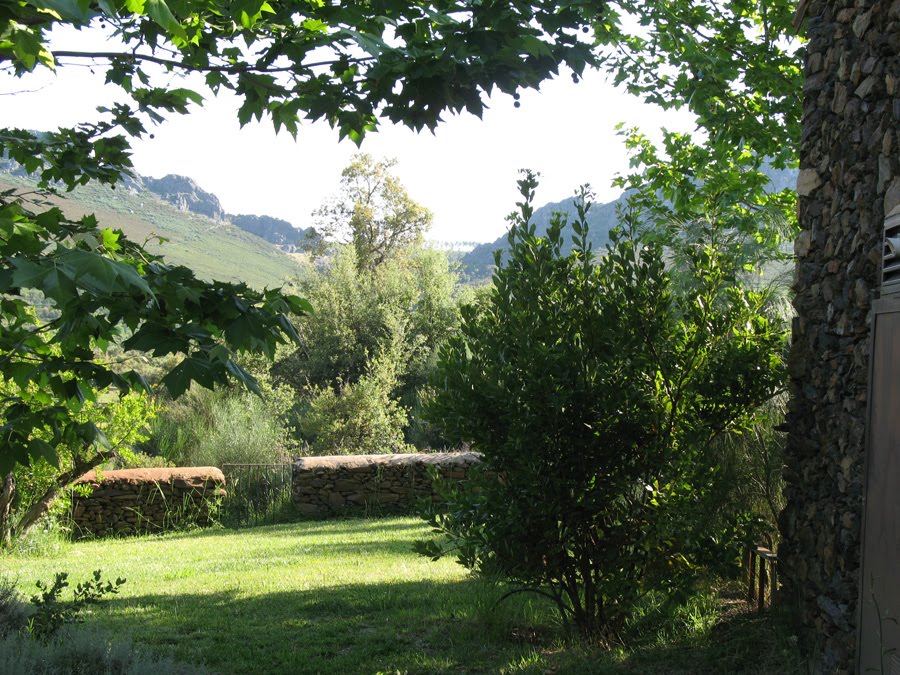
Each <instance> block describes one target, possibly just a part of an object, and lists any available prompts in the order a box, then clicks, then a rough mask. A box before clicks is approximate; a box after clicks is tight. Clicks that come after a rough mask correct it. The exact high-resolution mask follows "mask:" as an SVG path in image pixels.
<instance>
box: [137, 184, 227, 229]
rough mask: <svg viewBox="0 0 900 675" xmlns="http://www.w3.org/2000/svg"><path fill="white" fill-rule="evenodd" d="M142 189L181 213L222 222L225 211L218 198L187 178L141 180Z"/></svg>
mask: <svg viewBox="0 0 900 675" xmlns="http://www.w3.org/2000/svg"><path fill="white" fill-rule="evenodd" d="M142 180H143V184H144V187H145V188H146V189H147V190H149V191H150V192H153V193H155V194H157V195H159V196H160V197H162V198H163V199H165V200H166V201H167V202H169V203H170V204H174V205H175V207H176V208H178V209H180V210H181V211H190V212H191V213H199V214H200V215H202V216H206V217H207V218H212V219H213V220H224V219H225V211H224V209H222V204H220V203H219V198H218V197H216V196H215V195H214V194H213V193H212V192H207V191H206V190H204V189H203V188H201V187H200V186H199V185H197V184H196V183H195V182H194V181H193V180H192V179H190V178H188V177H187V176H176V175H175V174H169V175H168V176H163V177H162V178H143V179H142Z"/></svg>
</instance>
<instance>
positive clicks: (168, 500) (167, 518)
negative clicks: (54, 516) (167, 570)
mask: <svg viewBox="0 0 900 675" xmlns="http://www.w3.org/2000/svg"><path fill="white" fill-rule="evenodd" d="M85 486H86V487H87V488H88V489H87V490H84V487H85ZM224 488H225V476H224V475H222V472H221V471H220V470H219V469H216V468H214V467H209V466H204V467H193V468H178V469H127V470H122V471H103V472H94V471H91V472H89V473H87V474H85V475H84V476H82V477H81V478H79V479H78V481H76V483H75V490H74V493H73V498H72V520H73V523H74V526H75V531H76V532H78V533H81V534H92V535H96V536H106V535H110V534H134V533H143V532H160V531H164V530H167V529H173V528H177V527H181V526H184V525H187V524H197V525H208V524H209V522H210V507H211V506H212V505H213V504H215V503H216V502H217V501H218V499H219V498H220V497H222V496H224V494H225V490H224Z"/></svg>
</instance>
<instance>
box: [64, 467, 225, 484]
mask: <svg viewBox="0 0 900 675" xmlns="http://www.w3.org/2000/svg"><path fill="white" fill-rule="evenodd" d="M173 480H188V481H191V480H202V481H212V482H214V483H219V484H223V485H224V483H225V475H224V474H223V473H222V471H221V470H220V469H217V468H216V467H214V466H190V467H174V468H155V469H117V470H115V471H100V477H99V479H98V477H97V472H96V471H88V472H87V473H86V474H84V475H83V476H82V477H81V478H79V479H78V480H76V481H75V484H76V485H77V484H79V483H101V482H103V483H106V482H115V483H126V484H129V485H139V484H141V483H149V482H153V483H168V482H171V481H173Z"/></svg>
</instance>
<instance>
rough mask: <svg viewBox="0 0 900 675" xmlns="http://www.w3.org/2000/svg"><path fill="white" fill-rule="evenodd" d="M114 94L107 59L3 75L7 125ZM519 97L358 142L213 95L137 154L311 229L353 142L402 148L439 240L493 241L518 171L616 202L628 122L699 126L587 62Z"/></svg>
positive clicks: (391, 151)
mask: <svg viewBox="0 0 900 675" xmlns="http://www.w3.org/2000/svg"><path fill="white" fill-rule="evenodd" d="M73 36H74V32H73V34H72V35H62V36H57V38H56V39H55V41H54V46H55V48H57V49H62V48H70V47H71V45H70V44H69V41H71V40H75V39H77V40H84V39H85V35H84V32H82V34H80V35H78V36H74V37H73ZM97 38H98V36H97V35H94V36H91V35H88V36H87V39H88V40H90V39H94V40H96V39H97ZM173 86H185V84H184V83H179V82H176V81H173ZM117 93H118V89H117V88H115V87H110V86H104V84H103V78H102V69H100V68H98V69H97V72H96V73H92V72H91V70H90V69H89V68H87V67H84V66H71V67H61V68H58V69H57V73H56V74H53V73H50V72H49V71H46V70H45V71H44V72H43V73H40V74H33V75H31V76H29V78H28V79H26V80H16V79H15V78H13V77H12V76H10V75H9V74H7V73H0V126H13V127H20V128H28V129H39V130H48V129H54V128H56V127H57V126H60V125H67V124H75V123H78V122H83V121H87V120H93V119H96V118H97V117H98V114H97V113H96V112H95V110H96V107H97V106H98V105H103V104H106V105H108V104H109V103H111V102H112V101H114V100H116V94H117ZM119 96H121V94H119ZM520 103H521V105H520V107H518V108H516V107H514V101H513V99H512V98H511V97H509V96H504V95H500V94H498V95H496V96H494V97H492V98H491V99H490V100H489V102H488V106H489V107H488V110H486V111H485V113H484V116H483V118H482V119H478V118H477V117H475V116H474V115H471V114H469V113H463V114H460V115H451V114H447V115H445V117H446V119H445V121H444V122H443V123H442V124H441V125H439V127H438V128H437V130H436V132H435V133H434V134H432V133H431V132H428V131H424V132H421V133H416V132H414V131H412V130H409V129H407V128H405V127H402V126H395V125H391V124H384V125H382V126H381V127H380V130H379V131H378V132H376V133H374V134H370V135H369V136H367V137H366V139H365V140H364V141H363V144H362V147H361V148H357V147H356V145H354V144H353V143H352V142H350V141H349V140H345V141H343V142H339V141H338V133H337V131H335V130H332V129H331V128H330V127H329V126H328V125H327V124H325V123H315V124H305V125H304V126H303V127H302V128H301V130H300V133H299V134H298V137H297V140H296V141H294V139H293V138H291V136H290V135H289V134H287V133H284V132H282V133H281V134H277V135H276V134H275V132H274V130H273V127H272V125H271V123H270V122H268V121H267V120H265V119H264V120H263V121H262V122H261V123H257V122H251V123H250V124H248V125H247V126H245V127H244V128H240V125H239V124H238V122H237V114H236V110H237V106H238V104H237V100H236V99H235V98H233V97H228V96H220V97H219V98H214V97H212V95H211V94H210V95H209V96H208V97H207V98H206V100H205V101H204V104H203V105H202V106H196V107H194V108H193V111H192V113H191V114H189V115H185V116H179V115H172V116H171V117H170V118H169V119H168V120H167V121H166V122H164V123H163V124H162V125H160V126H158V127H156V128H154V129H153V130H152V133H153V138H146V139H144V140H140V141H136V142H134V143H133V156H132V159H133V162H134V165H135V168H136V170H137V171H138V173H140V174H142V175H145V176H154V177H160V176H163V175H165V174H170V173H174V174H181V175H185V176H189V177H191V178H193V179H194V180H195V181H196V182H197V183H198V184H199V185H200V187H202V188H203V189H205V190H208V191H210V192H212V193H213V194H215V195H216V196H217V197H218V198H219V200H220V201H221V202H222V206H223V207H224V209H225V210H226V212H228V213H249V214H257V215H269V216H275V217H278V218H283V219H285V220H288V221H290V222H291V223H293V224H294V225H295V226H298V227H306V226H309V225H312V224H313V220H312V216H311V213H312V211H313V210H315V209H316V208H317V207H318V206H320V205H321V204H322V203H323V202H324V201H326V199H327V198H328V196H330V195H332V194H334V193H335V192H336V191H337V189H338V185H339V182H340V173H341V170H342V169H343V168H344V167H345V166H346V165H347V164H348V163H349V161H350V158H351V157H352V155H353V154H354V153H355V152H359V151H363V152H367V153H369V154H371V155H374V156H376V157H379V158H382V157H383V158H396V159H397V162H398V163H397V166H396V167H395V168H394V172H395V174H396V175H397V176H398V177H399V178H400V180H401V182H402V183H403V184H404V185H405V186H406V188H407V189H408V191H409V194H410V195H411V196H412V198H413V199H415V200H416V201H418V202H419V203H421V204H423V205H424V206H426V207H427V208H429V209H430V210H431V211H432V212H433V214H434V222H433V225H432V228H431V231H430V233H429V238H430V239H433V240H437V241H493V240H494V239H496V238H497V237H499V236H501V235H502V234H503V233H504V231H505V230H506V226H507V224H506V220H505V217H506V215H507V214H508V213H510V212H511V211H513V210H514V209H515V202H516V201H517V198H518V191H517V188H516V180H517V178H518V175H519V174H518V171H519V169H522V168H528V169H532V170H535V171H539V172H540V173H541V186H540V188H539V190H538V192H537V196H536V202H537V205H541V204H544V203H546V202H551V201H560V200H562V199H565V198H566V197H569V196H571V195H572V194H573V193H574V191H575V189H576V188H577V187H578V186H579V185H581V184H583V183H590V184H591V186H592V187H593V188H594V190H595V192H596V194H597V201H598V202H606V201H611V200H612V199H615V197H616V196H618V193H619V191H618V190H617V189H614V188H612V187H611V186H610V183H611V181H612V179H613V177H614V176H615V174H616V173H618V172H624V171H626V170H627V168H628V160H627V153H626V151H625V147H624V143H623V140H622V138H621V137H619V136H618V135H617V133H616V130H615V127H616V125H617V124H619V123H625V124H626V126H638V127H640V128H641V129H642V130H643V131H644V132H645V133H648V135H650V136H651V137H654V136H656V135H658V133H659V129H660V127H662V126H665V127H667V128H670V129H677V130H683V131H689V130H691V129H692V128H693V125H692V123H691V119H690V117H689V116H688V115H687V114H686V113H677V112H672V111H666V112H665V113H663V112H662V111H660V110H659V109H657V108H655V107H652V106H648V105H644V104H642V103H641V102H640V101H638V100H637V99H636V98H634V97H631V96H629V95H627V94H625V93H624V92H621V91H618V90H616V89H614V88H613V87H612V86H611V85H609V84H607V82H606V81H605V77H604V75H603V74H601V73H599V72H589V73H586V74H585V76H584V77H583V78H582V79H581V81H580V82H579V83H577V84H576V83H574V82H573V81H572V79H571V75H570V74H569V73H565V72H564V73H561V75H560V76H559V77H557V78H556V79H554V80H551V81H548V82H545V83H544V85H543V86H542V87H541V89H540V91H534V90H528V91H524V92H522V96H521V99H520Z"/></svg>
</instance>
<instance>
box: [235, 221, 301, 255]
mask: <svg viewBox="0 0 900 675" xmlns="http://www.w3.org/2000/svg"><path fill="white" fill-rule="evenodd" d="M228 220H230V221H231V222H232V223H233V224H235V225H237V226H238V227H239V228H241V229H242V230H245V231H246V232H249V233H250V234H255V235H256V236H257V237H260V238H261V239H265V240H266V241H268V242H270V243H272V244H275V245H276V246H281V247H285V248H286V247H291V246H294V247H296V246H301V245H303V243H304V240H305V238H306V237H307V236H308V235H309V236H312V235H313V234H315V230H312V228H306V229H301V228H298V227H294V226H293V225H291V223H289V222H288V221H286V220H282V219H281V218H273V217H272V216H252V215H244V214H228Z"/></svg>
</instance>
